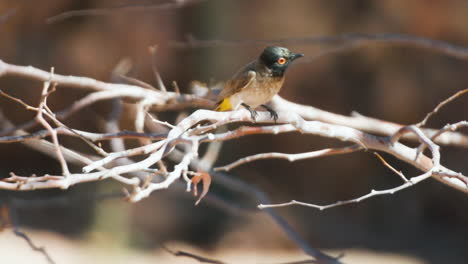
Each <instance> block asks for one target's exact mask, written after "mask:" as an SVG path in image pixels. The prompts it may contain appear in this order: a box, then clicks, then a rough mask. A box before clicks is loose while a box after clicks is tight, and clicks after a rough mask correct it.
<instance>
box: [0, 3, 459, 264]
mask: <svg viewBox="0 0 468 264" xmlns="http://www.w3.org/2000/svg"><path fill="white" fill-rule="evenodd" d="M130 2H131V3H132V4H136V3H165V2H164V1H111V0H102V1H98V0H94V1H93V0H88V1H84V0H83V1H68V0H67V1H65V0H44V1H27V0H24V1H15V0H9V1H8V0H5V1H2V2H1V3H0V11H1V13H2V14H6V13H7V12H12V13H11V14H12V15H11V16H10V17H8V18H6V16H4V17H3V18H4V19H5V20H4V21H3V22H1V23H0V58H1V59H2V60H4V61H6V62H9V63H13V64H19V65H33V66H35V67H38V68H41V69H44V70H48V69H49V68H50V67H52V66H54V67H55V71H56V72H57V73H60V74H64V75H67V74H70V75H77V76H88V77H92V78H96V79H98V80H103V81H111V80H110V74H111V71H112V69H113V68H114V67H115V65H116V64H117V63H118V62H119V61H120V60H121V59H122V58H125V57H127V58H130V59H131V60H132V62H133V69H132V71H131V73H130V75H131V76H132V77H135V78H139V79H141V80H144V81H146V82H149V83H154V78H153V74H152V70H151V57H150V56H149V55H148V54H149V53H148V47H149V46H151V45H155V44H156V45H158V46H159V50H158V53H157V57H156V60H157V65H158V67H159V70H160V72H161V75H162V77H163V79H164V81H165V82H166V83H167V84H169V83H170V82H171V81H173V80H175V81H177V82H178V83H179V86H180V87H181V89H182V90H184V91H187V89H186V87H187V84H188V83H189V82H190V81H191V80H200V81H205V82H208V81H210V80H225V79H226V78H229V77H230V75H231V74H232V73H233V72H235V71H236V70H237V69H238V68H239V67H241V66H242V65H243V64H245V63H246V62H248V61H250V60H252V59H253V58H255V57H256V56H257V54H258V53H259V52H260V51H261V50H262V49H263V46H264V45H260V44H259V45H238V46H235V45H234V46H232V45H231V46H217V47H209V48H184V49H180V48H175V47H173V46H172V45H171V43H172V42H174V41H183V40H184V39H185V36H186V35H188V34H192V35H194V36H195V37H197V38H199V39H278V38H288V37H304V36H321V35H323V36H328V35H335V34H341V33H351V32H359V33H400V34H410V35H416V36H422V37H427V38H433V39H439V40H444V41H447V42H450V43H453V44H458V45H463V46H467V47H468V27H467V23H468V17H467V14H468V2H466V1H462V0H444V1H442V0H430V1H417V0H410V1H407V0H393V1H363V0H355V1H354V0H353V1H337V0H335V1H329V0H317V1H309V0H295V1H284V0H245V1H232V0H231V1H229V0H207V1H203V2H200V3H198V4H194V5H190V6H187V7H184V8H180V9H170V10H159V11H158V10H151V9H149V8H148V9H147V10H139V11H129V10H127V11H125V10H122V11H118V12H113V13H111V14H108V15H102V16H84V17H74V18H70V19H67V20H64V21H61V22H57V23H53V24H47V23H46V20H47V18H49V17H52V16H54V15H57V14H59V13H61V12H64V11H69V10H77V9H89V8H99V7H110V6H116V5H119V4H128V3H130ZM288 48H290V49H291V50H293V51H296V52H302V53H304V54H306V56H313V55H314V54H317V53H319V52H322V51H324V50H326V49H327V47H326V46H313V45H298V44H291V45H288ZM467 66H468V63H467V62H466V61H463V60H459V59H455V58H450V57H447V56H445V55H441V54H438V53H436V52H434V51H431V50H427V49H421V48H416V47H409V46H396V45H385V44H372V45H368V46H365V47H361V48H359V49H351V50H347V51H344V52H340V53H335V54H332V55H328V56H323V57H320V58H318V59H316V60H313V61H311V62H309V63H298V64H297V65H295V66H294V67H292V68H291V69H290V70H289V72H288V76H287V77H288V78H287V81H286V84H285V87H284V89H283V90H282V91H281V96H283V97H285V98H287V99H289V100H291V101H294V102H298V103H303V104H310V105H313V106H316V107H319V108H321V109H324V110H328V111H332V112H335V113H339V114H344V115H348V114H350V112H351V111H357V112H359V113H360V114H363V115H366V116H371V117H376V118H380V119H384V120H388V121H392V122H397V123H401V124H410V123H415V122H418V121H419V120H421V119H422V118H423V117H424V115H425V113H427V112H429V111H430V110H431V109H432V108H433V107H434V106H435V105H436V104H437V103H438V102H440V101H441V100H443V99H445V98H447V97H448V96H450V95H452V94H453V93H454V92H456V91H458V90H461V89H464V88H466V87H467V86H468V85H467V84H468V78H467V76H468V75H467V74H466V72H467V70H468V67H467ZM40 87H41V84H40V83H37V82H32V81H25V80H20V79H18V78H10V77H8V78H3V77H2V78H1V79H0V89H2V90H4V91H6V92H8V93H10V94H12V95H15V96H17V97H20V98H22V99H24V100H25V101H26V102H29V103H31V104H34V103H36V102H37V99H38V97H39V88H40ZM83 95H84V93H83V92H82V91H77V90H72V89H65V88H60V87H59V89H58V91H57V92H56V93H55V94H54V95H53V96H52V97H51V98H50V101H49V102H50V105H51V107H52V108H53V109H57V110H58V109H63V108H65V107H66V106H67V105H69V104H70V103H71V102H73V100H75V99H76V98H79V97H80V96H83ZM467 102H468V101H467V99H466V97H464V98H459V99H457V100H456V101H455V102H453V103H451V104H450V105H449V106H448V107H446V108H444V109H443V110H442V111H441V112H440V113H439V114H437V116H436V117H435V118H433V119H432V120H431V122H430V123H429V125H430V126H432V127H441V126H443V125H444V124H446V123H449V122H455V121H459V120H466V119H467V118H468V115H467V108H466V106H465V107H463V105H464V104H466V103H467ZM0 107H1V108H2V110H3V112H4V113H5V115H7V116H8V117H9V118H10V119H11V120H14V121H15V123H18V124H19V123H21V122H23V121H26V120H29V119H30V118H31V117H32V115H33V114H32V113H29V112H27V111H25V110H24V109H22V108H21V107H19V106H18V105H17V104H15V103H12V102H11V101H8V100H6V99H4V98H0ZM108 109H109V104H108V103H107V102H104V103H99V104H97V105H95V106H92V107H90V108H89V109H85V110H83V111H81V112H80V113H79V114H77V115H74V116H73V117H71V118H70V119H69V120H67V124H68V125H69V126H71V127H76V128H79V129H87V130H90V131H99V120H102V119H103V118H105V113H106V111H108ZM127 118H131V117H127ZM65 140H67V139H65ZM338 145H342V143H340V142H336V141H334V140H329V139H323V138H319V137H313V136H301V135H297V134H291V135H278V136H269V135H266V136H251V137H245V138H241V139H237V140H235V141H233V142H228V143H226V144H224V145H223V149H222V152H221V155H220V160H219V161H218V163H217V164H218V165H223V164H226V163H228V162H230V161H233V160H235V159H237V158H240V157H242V156H245V155H249V154H253V153H259V152H268V151H277V152H288V153H297V152H301V151H310V150H317V149H321V148H325V147H330V146H338ZM0 147H1V151H0V177H6V175H7V174H8V173H9V172H10V171H14V172H16V173H17V174H23V175H24V174H26V175H27V174H32V173H36V174H43V173H59V172H60V169H59V167H58V164H57V162H55V161H53V160H52V159H50V158H47V157H44V155H41V154H38V153H35V152H33V151H31V150H29V149H27V148H25V147H23V146H21V145H18V144H14V145H13V144H12V145H1V146H0ZM442 154H443V163H444V164H445V165H446V166H448V167H450V168H452V169H454V170H455V171H464V172H466V169H467V151H466V149H464V148H456V147H444V148H443V149H442ZM385 157H386V158H387V159H388V161H389V162H390V163H391V164H393V165H394V166H395V167H397V168H398V169H401V170H402V171H403V172H404V173H406V174H407V175H417V173H418V171H417V170H415V169H414V168H411V167H410V166H408V165H406V164H403V163H402V162H399V161H398V160H395V159H394V158H392V157H389V156H385ZM75 169H76V168H75ZM232 176H233V177H237V178H239V179H242V180H244V181H246V182H249V183H251V184H253V185H255V186H257V187H258V188H259V189H261V190H264V191H265V192H266V193H267V194H268V195H269V196H270V197H271V199H272V200H273V201H276V202H282V201H289V200H291V199H295V200H301V201H308V202H313V203H317V204H325V203H331V202H333V201H337V200H344V199H350V198H353V197H356V196H359V195H362V194H365V193H367V192H368V191H369V190H370V189H372V188H375V189H382V188H388V187H391V186H395V185H397V184H399V183H400V179H399V178H398V176H396V175H394V174H393V173H392V172H390V171H389V170H388V169H387V168H385V167H384V166H382V164H381V163H380V162H379V161H378V160H377V159H376V158H375V156H374V155H372V153H365V152H363V153H357V154H351V155H345V156H338V157H327V158H321V159H314V160H306V161H299V162H295V163H289V162H287V161H281V160H267V161H260V162H256V163H253V164H249V165H245V166H242V167H240V168H238V169H236V170H234V171H232ZM119 188H120V187H119V186H116V185H113V184H112V183H109V182H102V183H98V184H96V183H90V184H83V185H80V186H76V187H73V188H71V189H70V190H68V191H66V192H64V191H58V190H51V191H40V192H30V193H13V192H5V191H2V192H1V193H0V199H3V200H4V201H7V200H8V199H9V198H12V197H15V198H21V199H22V201H23V202H21V203H18V204H17V207H18V209H17V210H18V219H19V222H20V223H21V225H23V226H24V225H26V226H30V227H34V228H38V229H45V230H50V231H56V232H60V233H63V234H66V235H69V236H72V237H74V238H83V237H87V236H89V234H105V237H108V239H109V240H118V241H122V243H123V244H125V245H127V246H128V247H136V248H143V249H145V248H155V247H160V246H161V245H162V244H164V243H166V242H168V241H182V242H185V243H189V244H192V245H194V246H196V247H203V248H207V249H210V248H217V247H223V246H225V247H228V246H229V247H251V248H273V249H277V248H282V249H284V248H293V247H294V245H292V244H291V242H289V240H288V239H287V238H286V237H285V236H284V235H283V234H282V233H281V231H280V230H279V229H278V228H277V227H276V226H274V224H273V223H272V222H271V221H270V220H268V218H267V217H266V216H264V215H263V214H262V213H244V214H235V215H234V214H232V213H229V212H227V211H225V210H222V209H220V208H218V207H215V206H212V205H210V203H209V202H206V203H202V205H200V206H198V207H194V206H193V198H192V197H191V196H190V195H187V194H185V193H183V192H182V191H181V190H180V189H177V188H175V189H172V190H171V189H170V190H167V191H161V192H157V193H154V194H153V195H152V196H151V197H150V198H148V199H146V200H144V201H142V202H140V203H138V204H135V205H128V204H125V203H124V202H121V201H118V200H111V201H99V202H96V201H93V200H92V199H81V198H83V197H82V196H83V194H85V195H93V194H95V193H104V192H108V191H113V190H114V191H115V190H120V189H119ZM211 191H212V192H213V193H215V194H217V195H219V196H221V197H224V198H225V199H228V200H229V201H231V202H232V203H239V204H241V203H242V202H243V200H242V199H241V198H240V197H238V195H237V194H235V193H229V192H227V191H225V190H224V189H223V188H222V186H218V185H216V178H215V179H214V186H213V188H212V190H211ZM50 197H55V198H57V197H59V198H61V199H62V200H58V201H59V202H57V199H55V200H54V201H55V202H51V203H32V202H31V203H30V204H29V203H28V202H27V200H28V199H30V200H37V199H46V198H50ZM80 197H81V198H80ZM467 206H468V198H467V196H466V194H463V193H461V192H458V191H456V190H454V189H451V188H449V187H447V186H445V185H442V184H440V183H439V182H436V181H433V180H429V181H427V182H424V183H422V184H420V185H418V186H415V187H414V188H410V189H407V190H405V191H402V192H400V193H397V194H395V195H393V196H386V197H378V198H374V199H371V200H367V201H364V202H362V203H360V204H355V205H349V206H344V207H340V208H335V209H330V210H327V211H323V212H320V211H317V210H315V209H310V208H298V207H290V208H285V209H281V210H279V212H280V213H281V214H282V215H284V216H285V217H286V218H287V220H288V221H289V222H290V223H291V224H292V225H293V226H294V228H296V230H298V232H299V233H300V234H301V235H302V236H303V237H304V238H305V239H306V240H307V241H308V242H310V243H311V245H313V246H316V247H321V248H330V249H337V248H339V249H342V248H343V249H348V248H369V249H372V250H376V251H382V252H393V253H397V254H407V255H412V256H416V257H418V258H420V259H422V260H424V261H425V263H466V259H468V251H467V250H466V249H467V248H468V239H467V238H468V225H467V222H468V210H466V208H467ZM104 241H106V240H104Z"/></svg>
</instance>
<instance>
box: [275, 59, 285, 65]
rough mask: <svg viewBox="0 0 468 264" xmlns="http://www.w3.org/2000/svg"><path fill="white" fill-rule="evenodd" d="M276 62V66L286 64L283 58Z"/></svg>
mask: <svg viewBox="0 0 468 264" xmlns="http://www.w3.org/2000/svg"><path fill="white" fill-rule="evenodd" d="M277 62H278V64H279V65H283V64H285V63H286V59H285V58H283V57H281V58H279V59H278V61H277Z"/></svg>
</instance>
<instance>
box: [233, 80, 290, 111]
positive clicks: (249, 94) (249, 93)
mask: <svg viewBox="0 0 468 264" xmlns="http://www.w3.org/2000/svg"><path fill="white" fill-rule="evenodd" d="M279 88H281V86H279V87H278V85H274V84H273V85H271V84H270V85H262V87H261V88H260V87H259V85H258V83H253V84H252V85H250V86H249V87H246V88H244V89H243V90H242V91H240V92H239V93H237V94H234V95H232V96H231V98H230V99H231V105H232V107H233V108H234V109H237V108H238V107H239V106H240V105H241V104H242V103H245V104H247V105H249V106H250V107H252V108H256V107H258V106H260V105H262V104H265V103H267V102H268V101H270V100H271V98H273V96H274V95H275V94H276V93H278V91H279Z"/></svg>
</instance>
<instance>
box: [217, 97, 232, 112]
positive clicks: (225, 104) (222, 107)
mask: <svg viewBox="0 0 468 264" xmlns="http://www.w3.org/2000/svg"><path fill="white" fill-rule="evenodd" d="M229 110H232V105H231V102H230V100H229V97H226V98H224V99H223V101H221V103H219V105H218V106H217V107H216V108H215V111H221V112H222V111H229Z"/></svg>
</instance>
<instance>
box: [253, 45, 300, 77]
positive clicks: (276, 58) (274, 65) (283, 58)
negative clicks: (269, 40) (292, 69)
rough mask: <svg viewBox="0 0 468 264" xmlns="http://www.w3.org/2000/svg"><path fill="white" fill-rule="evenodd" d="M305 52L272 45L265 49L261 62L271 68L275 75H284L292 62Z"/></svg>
mask: <svg viewBox="0 0 468 264" xmlns="http://www.w3.org/2000/svg"><path fill="white" fill-rule="evenodd" d="M303 56H304V54H301V53H293V52H291V51H289V50H288V49H287V48H283V47H276V46H270V47H267V48H265V50H263V52H262V54H261V55H260V62H261V63H263V64H264V65H265V66H266V67H267V68H268V69H270V70H271V72H272V74H273V76H283V74H284V72H285V71H286V69H287V68H288V67H289V65H290V64H291V62H292V61H293V60H295V59H297V58H300V57H303Z"/></svg>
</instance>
